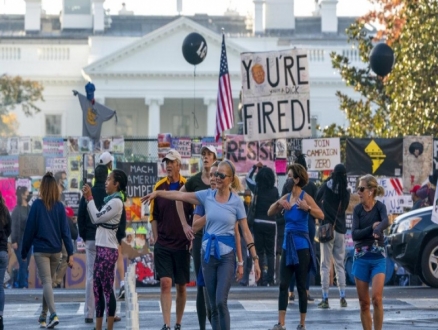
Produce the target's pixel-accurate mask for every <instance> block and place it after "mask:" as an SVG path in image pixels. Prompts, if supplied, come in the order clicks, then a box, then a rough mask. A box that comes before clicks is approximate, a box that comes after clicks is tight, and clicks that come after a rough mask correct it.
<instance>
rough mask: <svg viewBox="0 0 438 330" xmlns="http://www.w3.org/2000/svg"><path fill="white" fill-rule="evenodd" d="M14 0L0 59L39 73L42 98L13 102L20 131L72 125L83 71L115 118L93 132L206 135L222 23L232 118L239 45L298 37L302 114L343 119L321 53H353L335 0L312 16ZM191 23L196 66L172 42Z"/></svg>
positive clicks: (281, 45) (325, 0) (258, 3)
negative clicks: (204, 47) (31, 108)
mask: <svg viewBox="0 0 438 330" xmlns="http://www.w3.org/2000/svg"><path fill="white" fill-rule="evenodd" d="M20 1H25V3H26V13H25V15H24V16H23V15H3V16H1V17H0V41H1V44H0V68H1V69H2V71H3V72H2V73H4V74H8V75H21V76H23V77H25V78H28V79H33V80H38V81H41V82H42V83H43V84H44V88H45V90H44V99H45V101H44V102H41V103H39V104H38V106H39V107H41V109H42V112H41V113H39V114H37V115H35V116H33V117H25V116H24V114H23V112H22V111H21V110H20V109H19V108H17V110H15V111H16V114H17V118H18V121H19V129H18V134H19V135H22V136H44V135H62V136H70V135H72V136H75V135H81V133H82V113H81V111H80V108H79V102H78V100H77V98H76V97H74V96H73V94H72V90H78V91H80V92H82V93H83V92H84V86H85V84H86V83H87V81H88V80H91V81H92V82H93V83H94V84H95V85H96V100H97V101H98V102H101V103H104V104H105V105H107V106H108V107H110V108H112V109H114V110H116V111H117V115H118V119H119V121H118V124H117V125H116V124H115V121H114V120H111V121H109V122H107V123H105V124H104V127H103V130H102V135H124V136H151V137H152V136H156V135H157V133H159V132H171V133H173V134H174V135H176V136H182V135H190V136H212V135H214V127H215V112H216V95H217V86H218V73H219V59H220V47H221V34H222V32H221V31H222V30H221V29H222V28H224V31H225V34H226V44H227V53H228V63H229V71H230V76H231V84H232V92H233V97H234V100H235V105H236V106H235V109H236V110H235V111H236V115H235V117H236V122H238V121H239V114H238V106H237V105H238V97H239V91H240V84H241V79H240V53H242V52H251V51H270V50H279V49H288V48H292V47H298V48H306V49H308V55H309V61H310V62H309V67H310V83H311V115H312V116H313V117H314V118H315V119H316V121H317V122H318V123H319V124H320V125H322V126H325V125H329V124H331V123H333V122H336V123H337V124H340V125H345V124H347V122H346V119H345V116H344V114H343V113H342V112H341V111H340V110H339V102H338V100H337V98H336V96H335V92H336V91H337V90H341V91H343V92H345V93H347V94H350V95H352V96H354V92H353V91H352V89H350V88H346V87H345V84H344V83H343V82H342V80H341V78H340V76H339V74H338V73H337V72H335V71H334V70H333V69H332V67H331V61H330V57H329V54H330V52H332V51H336V52H340V53H344V54H348V55H349V57H350V59H351V60H352V61H353V62H355V61H356V62H357V61H359V57H358V53H357V50H354V49H352V48H351V45H349V44H347V41H346V35H345V29H346V28H347V27H348V26H349V25H350V24H351V23H352V22H353V21H354V18H352V17H336V5H337V0H319V2H317V3H316V9H315V12H314V16H311V17H295V15H294V1H293V0H254V15H253V17H252V18H251V19H249V18H248V17H243V16H239V15H236V14H235V13H233V12H232V11H228V12H227V13H225V14H224V16H208V15H204V14H196V15H194V16H190V17H184V16H136V15H133V13H132V12H129V11H128V10H126V8H122V10H121V11H120V12H119V14H118V15H113V16H107V15H106V13H105V10H104V7H103V5H104V2H105V0H63V10H62V12H61V13H60V15H59V16H53V15H46V14H45V13H44V10H43V8H42V4H41V2H42V1H41V0H20ZM191 32H198V33H200V34H201V35H203V36H204V38H205V39H206V41H207V44H208V54H207V57H206V59H205V60H204V62H202V63H201V64H199V65H198V66H196V68H195V67H194V66H192V65H190V64H189V63H187V62H186V61H185V60H184V58H183V55H182V51H181V47H182V42H183V40H184V38H185V37H186V36H187V35H188V34H189V33H191ZM195 73H196V75H195ZM237 129H238V128H237V127H235V128H234V129H233V131H234V132H237Z"/></svg>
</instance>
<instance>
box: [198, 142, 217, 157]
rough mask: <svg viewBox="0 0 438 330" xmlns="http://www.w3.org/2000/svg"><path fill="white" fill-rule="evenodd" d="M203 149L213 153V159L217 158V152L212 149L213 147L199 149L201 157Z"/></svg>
mask: <svg viewBox="0 0 438 330" xmlns="http://www.w3.org/2000/svg"><path fill="white" fill-rule="evenodd" d="M205 149H207V150H209V151H210V152H212V153H214V156H215V158H217V150H216V148H215V147H214V146H211V145H210V146H203V147H202V148H201V155H202V152H203V151H204V150H205Z"/></svg>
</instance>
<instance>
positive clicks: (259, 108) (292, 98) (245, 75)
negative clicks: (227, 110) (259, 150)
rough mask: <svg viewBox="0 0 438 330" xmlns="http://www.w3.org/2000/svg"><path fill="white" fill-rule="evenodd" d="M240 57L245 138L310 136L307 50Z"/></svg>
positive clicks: (249, 54) (243, 55)
mask: <svg viewBox="0 0 438 330" xmlns="http://www.w3.org/2000/svg"><path fill="white" fill-rule="evenodd" d="M240 59H241V62H240V63H241V65H240V70H241V73H242V117H243V126H244V136H245V141H258V140H267V139H274V138H288V137H309V136H311V124H310V102H309V100H310V84H309V64H308V58H307V51H306V50H304V49H290V50H281V51H272V52H260V53H242V54H241V55H240Z"/></svg>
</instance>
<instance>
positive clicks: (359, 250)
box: [351, 174, 389, 330]
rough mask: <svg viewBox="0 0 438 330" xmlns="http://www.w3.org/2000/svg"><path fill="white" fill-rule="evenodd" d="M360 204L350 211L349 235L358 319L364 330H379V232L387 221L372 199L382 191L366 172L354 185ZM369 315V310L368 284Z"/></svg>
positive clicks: (382, 280) (383, 258)
mask: <svg viewBox="0 0 438 330" xmlns="http://www.w3.org/2000/svg"><path fill="white" fill-rule="evenodd" d="M357 192H358V195H359V200H360V203H359V204H357V205H356V207H355V208H354V210H353V224H352V228H351V234H352V238H353V241H354V259H353V269H352V274H353V276H354V279H355V282H356V290H357V294H358V296H359V304H360V319H361V322H362V327H363V329H365V330H371V328H372V326H373V323H374V329H375V330H381V329H382V325H383V302H382V298H383V286H384V285H385V273H386V254H385V243H384V235H383V231H384V230H385V229H386V228H388V226H389V220H388V214H387V211H386V206H385V204H383V203H382V202H380V201H377V200H376V197H377V196H383V195H384V193H385V191H384V189H383V187H382V186H379V185H378V184H377V180H376V178H375V177H374V176H372V175H370V174H368V175H365V176H363V177H361V178H360V180H359V185H358V187H357ZM370 283H372V289H371V295H372V302H373V315H372V317H371V312H370V305H371V299H370V293H369V286H370Z"/></svg>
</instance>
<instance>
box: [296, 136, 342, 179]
mask: <svg viewBox="0 0 438 330" xmlns="http://www.w3.org/2000/svg"><path fill="white" fill-rule="evenodd" d="M302 144H303V150H302V152H303V154H304V155H305V156H306V163H307V169H308V170H309V171H326V170H333V169H334V168H335V166H336V165H337V164H339V163H340V162H341V144H340V142H339V138H331V139H303V142H302Z"/></svg>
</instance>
